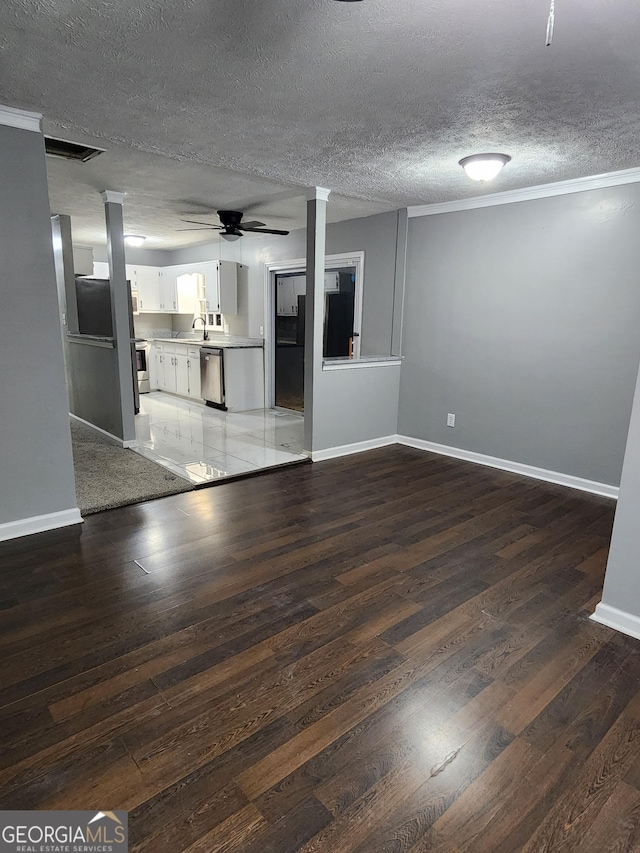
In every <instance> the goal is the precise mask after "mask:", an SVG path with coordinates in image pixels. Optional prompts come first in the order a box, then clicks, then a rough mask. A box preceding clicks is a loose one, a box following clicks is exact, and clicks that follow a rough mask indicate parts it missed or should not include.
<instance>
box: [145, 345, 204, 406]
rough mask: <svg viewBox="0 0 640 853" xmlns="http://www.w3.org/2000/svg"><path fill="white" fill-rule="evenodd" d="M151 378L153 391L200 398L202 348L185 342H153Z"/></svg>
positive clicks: (195, 398)
mask: <svg viewBox="0 0 640 853" xmlns="http://www.w3.org/2000/svg"><path fill="white" fill-rule="evenodd" d="M150 362H151V364H152V368H151V372H150V374H149V375H150V379H151V389H152V390H153V391H168V392H169V393H170V394H179V395H180V396H181V397H192V398H193V399H194V400H199V399H201V398H200V350H199V348H198V347H190V346H188V345H184V344H163V343H155V344H152V352H151V358H150Z"/></svg>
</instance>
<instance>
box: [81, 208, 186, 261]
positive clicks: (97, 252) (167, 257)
mask: <svg viewBox="0 0 640 853" xmlns="http://www.w3.org/2000/svg"><path fill="white" fill-rule="evenodd" d="M125 210H126V202H125ZM124 253H125V259H126V262H127V263H128V264H140V266H143V267H168V266H170V265H171V264H172V263H173V261H172V260H171V258H172V257H173V252H172V251H170V250H168V249H145V248H144V247H140V248H138V249H136V248H134V247H132V246H125V250H124ZM93 260H94V261H95V262H96V263H105V264H106V263H107V260H108V259H107V247H106V246H94V247H93Z"/></svg>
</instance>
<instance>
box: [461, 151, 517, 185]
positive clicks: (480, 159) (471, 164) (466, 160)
mask: <svg viewBox="0 0 640 853" xmlns="http://www.w3.org/2000/svg"><path fill="white" fill-rule="evenodd" d="M509 160H511V157H509V155H508V154H471V155H469V157H463V158H462V160H460V161H459V163H460V165H461V166H462V168H463V169H464V170H465V172H466V173H467V175H468V177H470V178H471V180H472V181H491V180H493V179H494V178H495V177H497V175H499V174H500V172H501V171H502V169H503V167H504V166H505V165H506V164H507V163H508V162H509Z"/></svg>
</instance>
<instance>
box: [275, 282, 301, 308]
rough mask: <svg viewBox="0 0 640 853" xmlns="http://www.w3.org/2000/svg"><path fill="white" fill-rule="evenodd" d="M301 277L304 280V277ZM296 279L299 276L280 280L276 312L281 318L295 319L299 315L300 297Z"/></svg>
mask: <svg viewBox="0 0 640 853" xmlns="http://www.w3.org/2000/svg"><path fill="white" fill-rule="evenodd" d="M300 277H301V278H304V276H300ZM294 278H298V276H287V277H286V278H280V279H278V288H277V291H276V310H277V314H278V316H279V317H293V316H295V315H296V313H297V307H298V297H297V296H296V292H295V284H294Z"/></svg>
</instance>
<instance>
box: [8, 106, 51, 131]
mask: <svg viewBox="0 0 640 853" xmlns="http://www.w3.org/2000/svg"><path fill="white" fill-rule="evenodd" d="M0 124H2V125H4V126H5V127H17V128H19V129H20V130H32V131H35V133H41V132H42V113H29V112H27V111H26V110H17V109H15V107H5V106H2V105H0Z"/></svg>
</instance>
